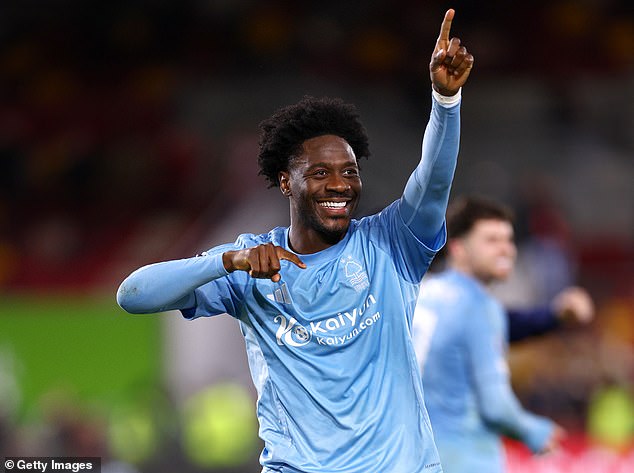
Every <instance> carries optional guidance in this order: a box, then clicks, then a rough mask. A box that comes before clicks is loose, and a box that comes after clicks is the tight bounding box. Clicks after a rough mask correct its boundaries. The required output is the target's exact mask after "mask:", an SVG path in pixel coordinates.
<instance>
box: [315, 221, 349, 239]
mask: <svg viewBox="0 0 634 473" xmlns="http://www.w3.org/2000/svg"><path fill="white" fill-rule="evenodd" d="M349 227H350V220H349V219H347V220H346V221H345V222H339V223H337V224H335V225H322V226H321V228H320V229H319V233H321V234H322V235H323V237H324V239H325V240H326V241H328V242H329V243H332V244H334V243H337V242H339V241H340V240H341V239H342V238H343V237H344V236H345V234H346V232H347V231H348V228H349Z"/></svg>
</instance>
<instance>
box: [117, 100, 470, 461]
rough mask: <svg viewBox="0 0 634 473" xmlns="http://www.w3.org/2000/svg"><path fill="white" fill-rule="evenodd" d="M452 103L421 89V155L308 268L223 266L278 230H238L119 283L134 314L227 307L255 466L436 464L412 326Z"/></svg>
mask: <svg viewBox="0 0 634 473" xmlns="http://www.w3.org/2000/svg"><path fill="white" fill-rule="evenodd" d="M459 109H460V106H459V102H457V103H454V104H449V105H441V104H439V103H438V102H437V101H436V99H434V102H433V106H432V112H431V118H430V121H429V123H428V126H427V129H426V132H425V136H424V139H423V147H422V157H421V160H420V163H419V164H418V166H417V167H416V169H415V170H414V172H413V174H412V175H411V177H410V179H409V180H408V182H407V184H406V186H405V190H404V192H403V195H402V197H401V198H400V199H398V200H397V201H395V202H394V203H392V204H391V205H389V206H388V207H387V208H386V209H384V210H383V211H381V212H380V213H378V214H376V215H372V216H368V217H364V218H362V219H360V220H352V221H351V223H350V226H349V228H348V231H347V233H346V235H345V237H344V238H343V239H342V240H341V241H340V242H338V243H337V244H335V245H333V246H331V247H329V248H327V249H325V250H323V251H320V252H318V253H314V254H302V255H299V257H300V259H301V260H302V261H303V262H304V263H306V265H307V268H306V269H301V268H299V267H297V266H295V265H294V264H292V263H289V262H288V261H281V270H280V275H281V279H280V281H278V282H272V281H271V280H270V279H255V278H251V277H250V276H249V275H248V273H246V272H244V271H235V272H232V273H230V274H227V272H226V270H225V269H224V267H223V265H222V254H223V253H225V252H226V251H228V250H237V249H243V248H248V247H252V246H255V245H258V244H262V243H267V242H272V243H273V244H275V245H279V246H281V247H283V248H285V249H287V250H288V251H292V250H291V249H290V247H289V243H288V232H289V229H288V228H284V227H278V228H275V229H273V230H271V231H270V232H268V233H266V234H261V235H253V234H243V235H240V236H239V237H238V239H237V240H236V241H235V242H234V243H231V244H226V245H221V246H219V247H215V248H212V249H210V250H209V251H207V252H205V253H204V254H203V255H202V256H199V257H195V258H189V259H184V260H177V261H168V262H163V263H157V264H154V265H150V266H146V267H143V268H141V269H139V270H137V271H135V272H134V273H132V274H131V275H130V276H129V277H128V278H127V279H126V280H125V281H124V282H123V283H122V285H121V287H120V288H119V292H118V301H119V303H120V305H121V306H122V307H123V308H124V309H126V310H128V311H130V312H133V313H150V312H158V311H163V310H167V309H180V310H181V312H182V313H183V315H184V316H185V317H186V318H188V319H195V318H197V317H208V316H215V315H218V314H223V313H227V314H229V315H231V316H232V317H234V318H235V319H236V320H237V321H238V322H239V324H240V328H241V331H242V333H243V335H244V339H245V343H246V349H247V355H248V362H249V367H250V371H251V375H252V379H253V382H254V384H255V387H256V389H257V392H258V400H257V415H258V419H259V424H260V429H259V435H260V437H261V438H262V440H263V441H264V449H263V451H262V453H261V456H260V462H261V463H262V465H263V467H264V469H263V471H264V472H267V473H270V472H284V473H323V472H329V473H336V472H345V473H367V472H381V473H404V472H407V473H435V472H441V471H442V468H441V466H440V462H439V458H438V453H437V451H436V447H435V445H434V441H433V435H432V430H431V426H430V423H429V418H428V415H427V412H426V409H425V405H424V402H423V390H422V383H421V379H420V374H419V372H418V365H417V362H416V357H415V353H414V349H413V346H412V343H411V325H412V317H413V313H414V307H415V304H416V298H417V294H418V288H419V282H420V280H421V279H422V276H423V274H424V273H425V271H426V269H427V267H428V266H429V264H430V262H431V260H432V258H433V257H434V255H435V253H436V252H437V251H438V250H439V249H440V248H441V247H442V245H443V244H444V243H445V239H446V230H445V225H444V213H445V208H446V205H447V200H448V196H449V189H450V185H451V181H452V179H453V173H454V169H455V165H456V159H457V154H458V141H459Z"/></svg>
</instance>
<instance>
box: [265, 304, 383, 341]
mask: <svg viewBox="0 0 634 473" xmlns="http://www.w3.org/2000/svg"><path fill="white" fill-rule="evenodd" d="M375 304H376V298H375V297H374V296H373V295H372V294H370V295H369V296H368V297H367V299H366V300H365V302H364V303H363V304H362V305H361V306H359V307H354V308H352V309H350V310H347V311H342V312H338V313H337V314H336V315H334V316H332V317H328V318H326V319H323V320H320V321H317V322H310V325H309V328H306V327H304V326H303V325H301V324H300V323H299V322H298V321H297V320H296V319H295V318H294V317H290V318H287V316H285V315H283V314H278V315H276V316H275V318H274V319H273V320H274V322H276V323H278V324H280V326H279V328H278V330H277V333H276V339H277V343H278V345H287V346H292V347H301V346H304V345H306V344H308V343H309V342H310V341H311V340H313V339H314V341H315V342H316V343H317V344H319V345H323V346H333V345H343V344H344V343H345V342H346V341H349V340H352V339H353V338H355V337H357V336H358V335H360V334H361V333H363V332H364V331H365V330H367V329H368V328H371V327H372V326H373V325H374V324H376V323H377V322H379V321H380V319H381V313H380V312H378V311H376V312H374V313H372V306H374V305H375ZM346 329H347V332H346V331H345V330H346ZM335 331H336V332H338V333H333V332H335ZM342 332H343V333H342Z"/></svg>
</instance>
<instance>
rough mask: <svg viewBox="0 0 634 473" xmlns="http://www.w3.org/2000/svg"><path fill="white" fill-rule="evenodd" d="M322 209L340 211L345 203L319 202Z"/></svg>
mask: <svg viewBox="0 0 634 473" xmlns="http://www.w3.org/2000/svg"><path fill="white" fill-rule="evenodd" d="M319 205H321V206H322V207H326V208H330V209H341V208H343V207H345V206H346V203H345V202H319Z"/></svg>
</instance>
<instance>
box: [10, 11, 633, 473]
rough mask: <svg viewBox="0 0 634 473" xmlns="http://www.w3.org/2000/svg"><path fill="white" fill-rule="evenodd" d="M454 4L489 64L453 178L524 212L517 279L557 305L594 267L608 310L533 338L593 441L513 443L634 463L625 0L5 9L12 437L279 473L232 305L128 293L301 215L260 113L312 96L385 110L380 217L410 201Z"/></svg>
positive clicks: (529, 346) (533, 364) (159, 463)
mask: <svg viewBox="0 0 634 473" xmlns="http://www.w3.org/2000/svg"><path fill="white" fill-rule="evenodd" d="M448 7H453V8H455V9H456V10H457V15H456V19H455V21H454V28H453V31H452V33H453V34H454V35H456V36H459V37H461V38H463V39H464V42H465V44H466V45H467V46H468V48H469V50H470V51H471V52H472V53H473V54H474V55H475V57H476V69H475V73H474V74H473V77H472V78H471V79H470V83H469V84H468V87H467V88H466V89H465V91H464V97H465V101H464V105H463V135H462V145H461V154H460V163H459V168H458V171H457V176H456V180H455V186H454V191H453V193H454V195H457V194H461V193H466V192H479V193H485V194H487V195H490V196H492V197H495V198H499V199H503V200H504V201H506V202H508V203H509V204H511V205H512V206H513V207H514V208H515V210H516V211H517V214H518V222H517V236H518V243H519V246H520V261H519V265H518V270H517V271H516V273H515V276H514V277H513V279H512V280H511V281H509V283H508V284H505V285H504V287H500V288H498V291H499V293H500V295H501V297H502V298H503V299H504V300H505V301H506V302H507V303H509V304H515V305H518V306H519V305H532V304H542V303H547V302H548V301H549V299H550V297H552V295H553V294H554V292H556V291H557V290H558V289H560V288H562V287H563V286H565V285H567V284H570V283H576V284H580V285H583V286H585V287H586V288H588V289H589V290H590V292H591V293H592V295H593V297H594V298H595V301H596V303H597V308H598V313H597V317H596V320H595V321H594V322H593V323H592V324H591V325H590V326H589V327H583V328H575V329H566V330H561V331H558V332H557V333H554V334H551V335H548V336H545V337H542V338H540V339H536V340H534V341H527V342H525V343H523V344H522V345H520V346H517V347H514V348H513V350H512V353H511V362H512V369H513V379H514V384H515V387H516V390H517V392H518V394H519V396H520V398H521V400H522V402H523V404H524V405H525V406H526V407H527V408H529V409H531V410H534V411H536V412H539V413H542V414H546V415H549V416H551V417H553V418H554V419H556V420H557V421H558V422H560V423H561V424H562V425H563V426H565V427H566V428H567V429H568V430H569V432H570V434H571V435H570V438H569V440H568V441H567V444H566V448H565V449H564V450H563V451H562V452H560V453H559V454H557V455H554V456H550V457H548V458H542V459H533V460H529V459H527V458H526V452H525V450H523V449H522V447H521V446H518V445H515V444H513V443H512V442H510V441H509V444H508V446H509V464H510V465H511V472H525V471H530V472H540V471H549V472H553V471H562V472H563V471H566V472H573V471H574V472H576V471H579V472H581V471H583V472H604V471H605V472H608V471H609V472H617V473H618V472H621V471H622V472H625V471H626V470H627V471H634V447H633V444H634V397H633V394H632V392H633V391H632V390H633V385H634V159H633V158H634V106H633V104H634V15H633V12H632V6H631V4H630V2H626V1H618V0H614V1H609V0H603V1H601V0H585V1H573V0H554V1H549V2H540V1H537V2H504V3H503V4H502V3H501V2H466V1H455V2H452V3H451V4H449V3H446V2H440V1H428V2H421V1H411V0H409V1H408V0H391V1H387V0H364V1H360V0H352V1H347V2H342V1H330V0H322V1H320V2H309V1H304V0H296V1H294V2H285V1H264V0H263V1H256V0H181V1H178V2H175V1H166V0H156V1H140V0H126V1H116V0H115V1H110V2H105V3H104V2H90V1H78V0H49V1H47V2H40V1H35V0H20V1H17V0H16V1H14V0H4V1H3V2H2V3H0V94H1V97H2V100H1V101H0V228H1V232H0V298H1V299H0V300H1V304H0V452H1V453H3V454H4V455H29V456H40V455H67V456H68V455H83V456H101V457H102V458H103V459H104V460H103V461H104V464H105V465H107V466H106V467H105V468H104V471H109V472H111V473H113V472H117V473H124V472H143V473H144V472H153V473H154V472H156V473H161V472H171V471H179V472H185V473H187V472H192V473H195V472H199V471H209V472H211V471H213V472H247V471H248V472H257V471H259V468H258V466H257V456H258V453H259V449H260V447H261V446H260V443H259V440H258V439H257V427H256V424H255V419H254V417H253V415H254V414H253V413H254V391H253V388H252V385H251V380H250V377H249V374H248V372H247V370H246V362H245V355H244V353H243V342H242V340H241V338H240V335H239V333H238V331H237V327H236V325H235V324H234V323H233V321H232V320H231V319H230V318H229V317H218V318H215V319H208V320H198V321H196V322H195V323H188V322H186V321H184V320H183V319H181V318H180V317H179V315H178V314H173V313H170V314H161V315H154V316H137V317H133V316H129V315H126V314H125V313H123V311H121V310H120V309H119V308H118V307H117V305H116V303H115V300H114V294H115V291H116V288H117V286H118V284H119V282H120V281H121V280H122V279H123V278H124V277H125V276H126V275H127V274H128V273H129V272H130V271H132V270H133V269H135V268H137V267H139V266H141V265H143V264H147V263H150V262H155V261H159V260H164V259H169V258H180V257H185V256H189V255H193V254H196V253H198V252H200V251H202V250H205V249H207V248H208V247H211V246H213V245H215V244H218V243H222V242H226V241H232V240H233V239H234V238H235V236H236V235H237V234H238V233H240V232H244V231H253V232H256V231H264V230H266V229H268V228H270V227H272V226H274V225H277V224H286V223H287V218H288V217H287V215H288V210H287V208H286V206H285V201H284V200H283V199H281V198H279V196H278V194H277V191H275V190H267V189H266V183H265V182H264V180H263V179H262V178H260V177H258V176H257V164H256V159H255V157H256V153H257V140H258V136H257V124H258V123H259V121H261V120H262V119H264V118H266V117H267V116H268V115H269V114H270V113H271V112H273V111H274V110H275V109H276V108H278V107H279V106H282V105H286V104H288V103H291V102H294V101H296V100H298V99H299V98H301V97H302V96H303V95H304V94H309V95H316V96H321V95H335V96H341V97H343V98H344V99H345V100H347V101H350V102H353V103H355V104H356V105H357V106H358V108H359V110H360V112H361V116H362V119H363V121H364V123H365V124H366V127H367V128H368V132H369V135H370V140H371V147H372V150H373V156H372V157H371V158H370V160H369V161H368V162H367V163H366V164H363V173H364V184H365V194H364V200H363V202H362V208H361V214H363V213H367V212H370V211H371V210H373V209H376V208H378V207H380V206H383V205H385V204H387V203H389V202H390V201H391V200H393V199H394V198H396V197H398V195H399V193H400V191H401V189H402V186H403V184H404V182H405V179H406V178H407V176H408V174H409V172H410V171H411V169H412V168H413V165H414V163H415V162H416V159H417V157H418V154H419V146H420V139H421V133H422V127H423V126H424V125H425V123H426V121H427V115H428V111H429V105H430V87H429V79H428V73H427V63H428V60H429V55H430V52H431V49H432V47H433V44H434V41H435V38H436V36H437V32H438V27H439V24H440V19H441V18H442V14H443V12H444V11H445V9H446V8H448Z"/></svg>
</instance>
